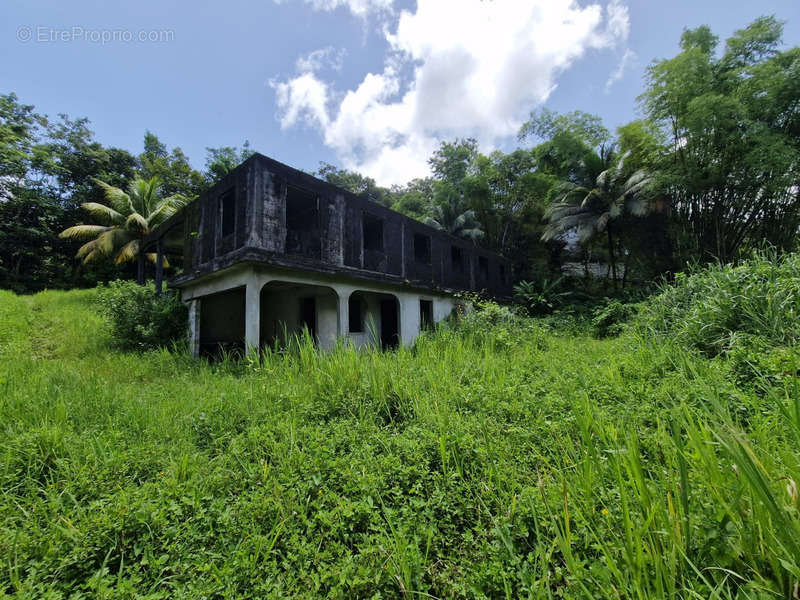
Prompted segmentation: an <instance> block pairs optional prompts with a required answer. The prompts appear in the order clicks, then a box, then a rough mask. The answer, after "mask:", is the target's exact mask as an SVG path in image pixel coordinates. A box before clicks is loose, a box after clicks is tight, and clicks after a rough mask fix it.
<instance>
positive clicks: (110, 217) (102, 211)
mask: <svg viewBox="0 0 800 600" xmlns="http://www.w3.org/2000/svg"><path fill="white" fill-rule="evenodd" d="M81 208H82V209H83V210H85V211H86V212H88V213H89V214H90V215H92V216H93V217H94V218H95V219H98V220H100V221H105V222H107V223H110V224H112V225H121V224H122V223H123V221H125V217H124V216H123V215H122V214H120V213H119V212H118V211H116V210H114V209H113V208H111V207H109V206H106V205H105V204H100V203H99V202H84V203H83V204H81Z"/></svg>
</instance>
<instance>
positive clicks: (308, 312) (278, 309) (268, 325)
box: [260, 281, 339, 349]
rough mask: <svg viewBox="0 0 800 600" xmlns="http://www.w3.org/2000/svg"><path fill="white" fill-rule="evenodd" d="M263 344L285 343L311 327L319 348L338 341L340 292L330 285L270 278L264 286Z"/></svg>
mask: <svg viewBox="0 0 800 600" xmlns="http://www.w3.org/2000/svg"><path fill="white" fill-rule="evenodd" d="M260 311H261V318H260V326H261V331H260V342H261V347H265V346H279V347H282V346H285V345H286V343H287V341H289V340H290V339H291V338H292V337H293V336H296V335H302V334H303V331H304V330H306V331H308V333H309V335H310V336H311V339H313V340H314V343H315V344H317V346H318V347H319V348H322V349H325V348H331V347H333V346H334V345H335V344H336V335H337V332H338V319H339V315H338V296H337V295H336V292H335V291H334V290H332V289H331V288H329V287H326V286H319V285H308V284H303V283H294V282H289V281H270V282H269V283H267V284H266V285H264V287H262V288H261V298H260Z"/></svg>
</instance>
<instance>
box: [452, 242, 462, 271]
mask: <svg viewBox="0 0 800 600" xmlns="http://www.w3.org/2000/svg"><path fill="white" fill-rule="evenodd" d="M450 262H451V263H452V264H453V270H454V271H456V272H457V273H463V272H464V251H463V250H462V249H461V248H459V247H458V246H451V247H450Z"/></svg>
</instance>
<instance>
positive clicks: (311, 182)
mask: <svg viewBox="0 0 800 600" xmlns="http://www.w3.org/2000/svg"><path fill="white" fill-rule="evenodd" d="M159 240H161V242H162V243H163V244H165V245H166V247H167V250H168V251H172V252H178V253H181V254H182V255H183V266H184V270H183V273H181V274H180V275H178V276H177V277H175V278H173V279H172V280H171V283H172V284H173V285H177V286H180V285H183V284H186V283H189V282H190V281H192V280H194V279H196V278H198V277H202V276H205V275H207V274H210V273H213V272H215V271H218V270H220V269H223V268H226V267H228V266H232V265H233V264H236V263H239V262H263V263H269V264H272V265H275V266H278V267H284V268H301V269H304V270H310V271H317V272H320V273H325V274H329V275H331V274H332V275H336V274H341V275H342V276H347V277H354V278H361V279H370V280H375V281H381V282H386V283H397V284H403V285H409V286H412V287H419V288H423V289H435V290H445V291H463V290H476V291H478V290H484V291H486V292H488V293H489V294H491V295H494V296H498V297H503V296H508V295H509V294H510V280H511V272H510V270H511V265H510V262H509V261H508V260H506V259H505V258H503V257H501V256H498V255H497V254H494V253H492V252H489V251H487V250H483V249H481V248H478V247H476V246H475V245H473V244H472V243H471V242H469V241H467V240H463V239H461V238H457V237H454V236H451V235H449V234H447V233H444V232H442V231H438V230H436V229H434V228H432V227H429V226H427V225H424V224H423V223H420V222H419V221H416V220H414V219H411V218H409V217H406V216H405V215H402V214H400V213H398V212H395V211H393V210H390V209H388V208H386V207H384V206H381V205H380V204H376V203H375V202H372V201H370V200H368V199H365V198H362V197H360V196H357V195H355V194H352V193H350V192H347V191H345V190H343V189H341V188H338V187H336V186H334V185H331V184H329V183H327V182H325V181H322V180H320V179H317V178H315V177H312V176H311V175H308V174H307V173H303V172H302V171H298V170H297V169H293V168H291V167H289V166H287V165H284V164H282V163H279V162H277V161H275V160H272V159H270V158H267V157H266V156H263V155H261V154H255V155H253V156H252V157H250V158H249V159H248V160H246V161H245V162H244V163H242V164H241V165H239V166H238V167H237V168H236V169H234V170H233V171H231V172H230V173H229V174H228V175H227V176H225V178H223V179H222V180H221V181H220V182H218V183H217V184H216V185H214V186H213V187H212V188H211V189H209V190H208V191H206V192H205V193H203V194H202V195H201V196H200V197H199V198H197V200H195V201H194V202H192V203H191V204H190V205H189V206H187V207H186V208H185V209H184V210H183V211H181V212H180V213H179V214H177V215H175V216H174V217H173V218H172V219H170V220H169V221H167V223H165V224H164V225H162V226H161V227H159V229H157V230H156V231H155V232H154V233H153V234H151V235H150V236H149V237H148V239H147V240H146V241H145V243H146V245H152V244H154V243H156V242H158V241H159Z"/></svg>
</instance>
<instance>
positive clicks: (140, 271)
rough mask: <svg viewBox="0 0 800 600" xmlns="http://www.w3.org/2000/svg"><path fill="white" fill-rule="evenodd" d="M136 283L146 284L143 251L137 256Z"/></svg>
mask: <svg viewBox="0 0 800 600" xmlns="http://www.w3.org/2000/svg"><path fill="white" fill-rule="evenodd" d="M136 283H138V284H139V285H144V254H142V252H139V254H138V255H137V256H136Z"/></svg>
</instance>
